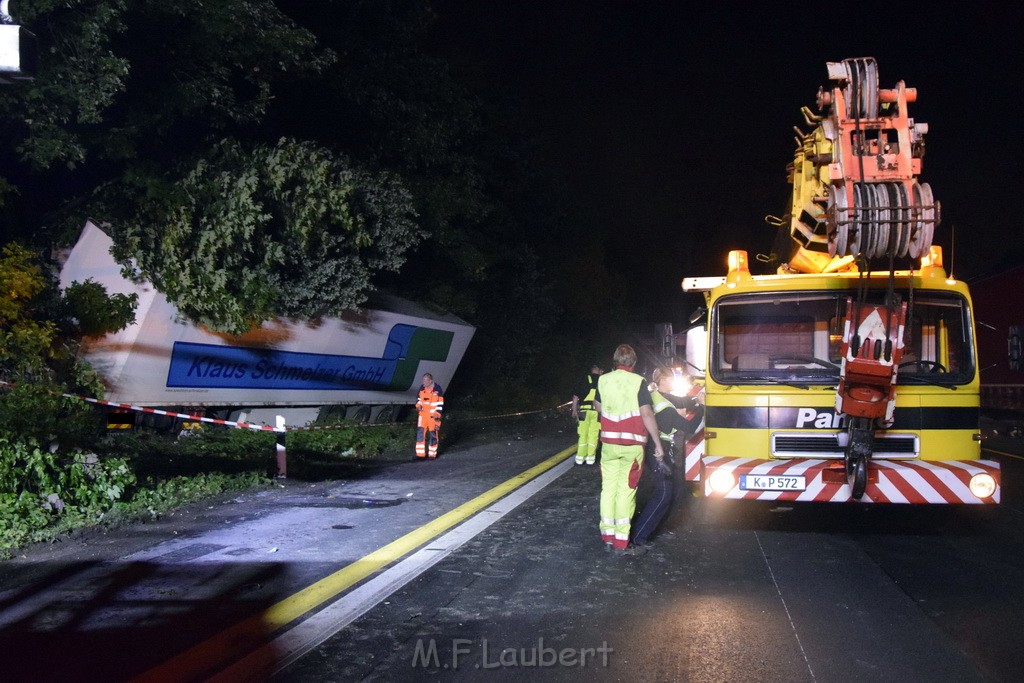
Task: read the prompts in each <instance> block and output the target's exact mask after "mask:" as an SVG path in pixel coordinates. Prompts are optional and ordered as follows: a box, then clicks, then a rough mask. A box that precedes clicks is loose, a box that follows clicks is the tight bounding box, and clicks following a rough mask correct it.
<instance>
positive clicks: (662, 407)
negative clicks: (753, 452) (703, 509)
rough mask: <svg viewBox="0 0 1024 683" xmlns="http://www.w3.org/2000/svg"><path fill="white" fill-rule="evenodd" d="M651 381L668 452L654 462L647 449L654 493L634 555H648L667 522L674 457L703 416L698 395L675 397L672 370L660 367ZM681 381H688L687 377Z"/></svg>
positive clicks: (639, 523)
mask: <svg viewBox="0 0 1024 683" xmlns="http://www.w3.org/2000/svg"><path fill="white" fill-rule="evenodd" d="M651 379H652V380H653V381H652V382H651V384H650V386H649V387H648V389H650V391H651V400H652V401H653V402H654V405H653V408H654V419H655V421H656V422H657V423H658V431H659V432H660V438H661V445H662V447H663V448H664V449H665V459H664V460H663V461H662V462H658V461H657V460H655V458H654V455H653V453H652V452H651V449H650V446H648V449H647V455H645V456H644V457H645V461H644V464H645V465H646V466H647V476H649V477H650V482H651V493H650V496H649V497H648V498H647V502H646V503H645V504H644V506H643V509H642V510H641V511H640V514H639V515H638V516H637V519H636V523H635V524H634V525H633V529H632V532H633V547H634V548H635V549H636V551H635V552H645V551H646V549H647V548H648V547H650V543H649V541H650V538H651V535H652V534H653V533H654V532H655V531H656V530H657V528H658V525H659V524H661V522H662V520H664V519H665V517H666V516H667V515H668V512H669V510H670V509H671V507H672V500H673V499H674V498H675V480H674V479H673V475H674V474H675V472H674V470H675V468H676V463H675V462H674V460H673V456H674V454H675V453H678V452H679V450H678V449H681V448H682V446H683V444H685V443H686V440H687V439H688V438H690V436H692V435H693V432H694V430H695V429H696V428H697V426H698V425H699V424H700V416H702V415H703V410H704V407H703V406H702V405H701V404H700V403H699V402H698V401H697V399H696V398H695V396H693V395H687V396H675V395H673V394H672V391H673V389H676V387H675V386H673V385H674V384H675V381H676V375H675V373H674V372H673V371H672V370H671V369H669V368H657V369H655V371H654V374H653V375H652V377H651ZM680 379H683V381H684V382H685V379H684V378H680ZM690 386H691V387H692V386H693V385H692V384H691V385H690ZM698 389H699V388H698ZM691 393H693V392H691Z"/></svg>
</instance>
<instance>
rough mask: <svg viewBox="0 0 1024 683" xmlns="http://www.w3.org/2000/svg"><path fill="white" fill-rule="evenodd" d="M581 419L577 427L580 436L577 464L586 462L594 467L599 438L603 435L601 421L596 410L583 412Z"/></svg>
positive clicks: (577, 447) (577, 448)
mask: <svg viewBox="0 0 1024 683" xmlns="http://www.w3.org/2000/svg"><path fill="white" fill-rule="evenodd" d="M580 417H582V418H583V419H582V420H580V421H579V423H578V424H577V425H576V433H577V434H578V435H579V443H578V444H577V445H576V464H577V465H582V464H583V462H584V461H586V463H587V464H588V465H593V464H594V460H595V459H596V457H597V437H598V435H599V434H600V433H601V420H600V419H599V417H598V414H597V411H596V410H581V411H580Z"/></svg>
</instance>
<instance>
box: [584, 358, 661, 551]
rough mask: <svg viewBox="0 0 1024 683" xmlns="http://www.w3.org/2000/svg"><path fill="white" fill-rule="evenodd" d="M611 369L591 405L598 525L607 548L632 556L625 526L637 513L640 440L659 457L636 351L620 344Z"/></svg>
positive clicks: (641, 458)
mask: <svg viewBox="0 0 1024 683" xmlns="http://www.w3.org/2000/svg"><path fill="white" fill-rule="evenodd" d="M613 360H614V361H615V370H613V371H611V372H607V373H605V374H603V375H601V377H600V379H598V381H597V393H596V395H595V396H594V406H595V407H596V408H597V410H598V412H599V413H600V414H601V512H600V515H601V518H600V521H599V523H598V527H599V529H600V531H601V540H603V541H604V543H605V545H606V546H607V548H608V549H610V550H613V551H615V552H618V553H622V554H631V552H632V549H631V548H629V530H630V523H631V521H632V519H633V513H634V512H635V511H636V487H637V485H638V484H639V483H640V473H641V472H642V471H643V461H644V444H646V443H647V439H648V437H650V438H651V439H653V441H654V458H655V459H656V460H658V461H663V460H664V458H665V449H664V447H663V446H662V444H661V439H660V438H659V437H658V423H657V422H656V421H655V419H654V409H653V408H652V403H653V402H652V400H651V392H650V391H648V389H647V383H646V382H645V381H644V378H643V377H641V376H640V375H638V374H636V373H635V372H633V366H635V365H636V352H635V351H634V350H633V347H631V346H630V345H629V344H620V345H619V347H618V348H616V349H615V355H614V356H613Z"/></svg>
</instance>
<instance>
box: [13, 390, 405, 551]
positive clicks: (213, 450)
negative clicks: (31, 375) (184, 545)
mask: <svg viewBox="0 0 1024 683" xmlns="http://www.w3.org/2000/svg"><path fill="white" fill-rule="evenodd" d="M86 411H87V412H92V415H91V416H90V417H92V418H93V421H95V418H97V417H98V411H93V410H92V409H91V408H87V409H86ZM81 422H82V423H83V424H87V423H88V422H89V420H88V419H84V420H82V421H81ZM337 426H338V427H339V428H337V429H330V430H323V431H298V432H291V433H289V434H288V436H287V445H288V469H289V476H290V477H291V478H300V479H307V478H330V477H332V476H338V475H339V474H340V473H343V472H344V471H345V470H346V467H351V466H352V465H353V464H360V463H361V464H372V463H379V462H380V461H381V460H393V459H407V456H408V455H409V452H410V451H409V448H410V447H409V444H410V425H357V424H352V425H337ZM101 427H102V426H101V425H93V429H91V430H90V429H86V430H85V431H83V432H82V433H80V434H79V437H80V438H81V439H83V440H92V441H94V443H93V448H92V449H90V450H88V451H86V450H83V449H81V448H74V449H71V450H64V449H53V450H51V449H50V448H48V447H41V446H40V445H39V443H38V442H37V441H36V440H35V439H31V438H28V439H24V438H23V439H13V440H12V439H11V438H10V437H9V436H8V437H0V557H9V556H10V555H11V553H12V551H13V550H15V549H17V548H18V547H20V546H23V545H25V544H28V543H33V542H40V541H53V540H56V539H58V538H60V537H61V536H63V535H65V534H67V533H69V532H71V531H73V530H75V529H80V528H83V527H89V526H95V525H104V526H117V525H120V524H125V523H131V522H138V521H146V520H150V519H156V518H157V517H159V516H161V515H163V514H165V513H166V512H168V511H170V510H173V509H175V508H178V507H180V506H182V505H187V504H189V503H192V502H195V501H198V500H203V499H205V498H208V497H211V496H216V495H220V494H224V493H230V492H233V491H244V490H251V489H253V488H259V487H267V486H272V485H274V484H275V480H274V478H273V475H274V474H275V470H276V460H275V449H276V435H275V434H274V433H273V432H262V431H260V432H257V431H250V430H241V429H227V428H223V427H212V428H208V429H204V430H201V431H195V432H187V433H185V434H183V435H178V436H176V435H174V434H167V433H161V432H158V431H154V430H146V429H142V430H139V431H132V432H128V433H119V434H110V435H103V436H100V437H99V438H94V437H95V435H96V434H97V433H98V432H96V431H95V430H96V429H99V428H101ZM89 431H92V434H91V435H90V434H89V433H88V432H89Z"/></svg>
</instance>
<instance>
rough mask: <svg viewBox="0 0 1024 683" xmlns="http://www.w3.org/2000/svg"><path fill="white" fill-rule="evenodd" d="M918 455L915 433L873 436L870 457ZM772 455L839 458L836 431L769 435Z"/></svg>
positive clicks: (841, 451)
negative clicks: (830, 432)
mask: <svg viewBox="0 0 1024 683" xmlns="http://www.w3.org/2000/svg"><path fill="white" fill-rule="evenodd" d="M919 455H920V449H919V447H918V438H917V436H916V435H914V434H893V435H890V436H883V437H877V436H876V437H875V441H874V448H873V449H872V457H874V458H916V457H918V456H919ZM772 456H773V457H776V458H842V457H843V449H842V447H841V446H840V445H839V439H838V435H837V434H807V433H798V434H784V433H775V434H772Z"/></svg>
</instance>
